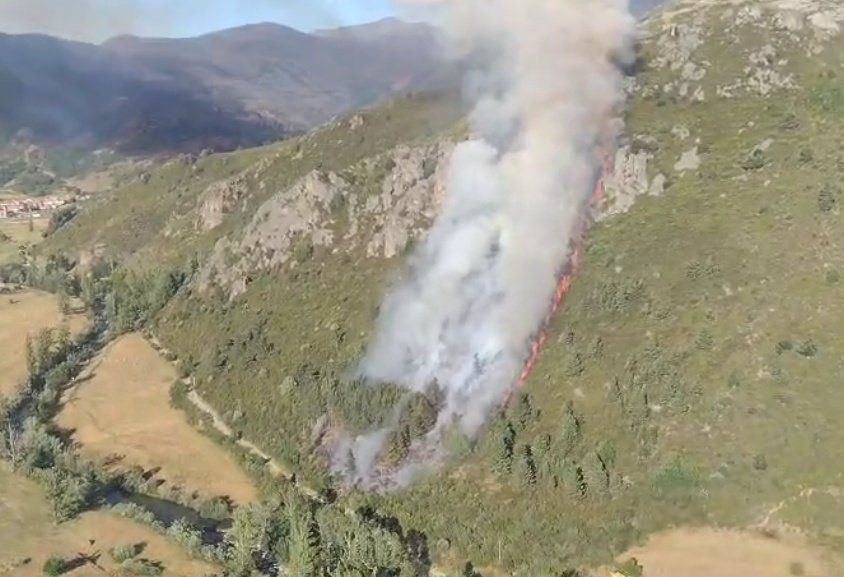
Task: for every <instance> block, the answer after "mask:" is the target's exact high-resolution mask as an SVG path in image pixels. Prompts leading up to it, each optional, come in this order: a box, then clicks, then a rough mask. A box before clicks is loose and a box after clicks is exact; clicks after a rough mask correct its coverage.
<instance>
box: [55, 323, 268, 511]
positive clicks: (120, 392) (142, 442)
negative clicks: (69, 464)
mask: <svg viewBox="0 0 844 577" xmlns="http://www.w3.org/2000/svg"><path fill="white" fill-rule="evenodd" d="M177 379H178V375H177V373H176V371H175V369H174V368H173V367H172V366H171V365H170V363H168V362H167V361H166V360H165V359H164V358H162V357H161V356H160V355H159V353H158V352H156V351H155V350H154V349H153V348H152V346H151V345H150V344H149V343H148V342H147V341H146V340H144V338H143V337H141V336H140V335H135V334H130V335H126V336H123V337H121V338H119V339H118V340H116V341H114V342H113V343H111V344H109V345H108V347H107V348H106V349H105V350H104V351H103V353H102V354H101V355H100V356H99V357H98V358H97V359H96V360H95V361H94V363H93V364H92V368H91V369H90V371H88V372H87V373H86V374H83V375H82V376H81V377H80V378H79V379H78V382H79V384H78V385H77V386H75V387H73V388H71V389H70V390H69V391H68V392H67V394H66V395H65V397H64V400H63V401H64V406H63V408H62V410H61V412H60V413H59V416H58V418H57V423H58V425H59V426H60V427H62V428H63V429H66V430H68V431H71V432H72V438H73V440H74V441H75V442H77V443H78V444H79V446H80V450H81V452H82V454H83V455H86V456H89V457H92V458H96V459H98V460H106V461H110V462H112V463H114V464H115V465H116V466H118V467H121V468H126V467H131V466H136V467H141V468H143V470H144V471H147V472H148V474H149V475H151V476H152V477H153V478H156V479H160V480H161V482H162V483H166V484H167V485H168V486H170V487H178V488H180V489H181V491H182V492H183V493H185V494H191V493H192V492H198V493H200V494H202V495H203V496H205V497H218V496H224V497H228V498H230V499H231V500H232V501H234V502H236V503H248V502H251V501H254V500H256V499H257V492H256V489H255V487H254V485H253V483H252V481H251V480H250V478H249V477H248V476H247V475H246V473H244V472H243V471H242V470H241V469H240V468H239V466H238V465H237V463H236V462H235V460H234V458H233V457H231V456H230V455H229V454H227V453H226V452H225V450H224V449H222V448H221V447H219V446H218V445H216V444H215V443H214V442H213V441H212V440H210V439H209V438H207V437H205V436H203V435H202V434H201V433H199V432H198V431H196V430H195V429H194V428H193V427H192V426H191V425H190V424H189V423H188V421H187V418H186V417H185V415H184V414H182V413H181V412H180V411H178V410H176V409H174V408H172V407H171V406H170V387H171V385H172V384H173V383H174V382H175V381H176V380H177Z"/></svg>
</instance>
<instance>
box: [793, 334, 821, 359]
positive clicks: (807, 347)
mask: <svg viewBox="0 0 844 577" xmlns="http://www.w3.org/2000/svg"><path fill="white" fill-rule="evenodd" d="M797 354H798V355H800V356H803V357H806V358H811V357H814V356H815V355H816V354H818V346H817V345H816V344H815V342H814V341H813V340H812V339H809V340H807V341H804V342H802V343H800V346H799V347H797Z"/></svg>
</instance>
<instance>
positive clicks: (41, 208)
mask: <svg viewBox="0 0 844 577" xmlns="http://www.w3.org/2000/svg"><path fill="white" fill-rule="evenodd" d="M76 200H77V198H76V197H75V196H71V195H57V196H44V197H22V198H10V199H0V219H12V218H24V217H27V218H28V217H32V218H40V217H41V216H43V213H45V212H49V211H51V210H55V209H57V208H60V207H62V206H65V205H68V204H71V203H72V202H75V201H76Z"/></svg>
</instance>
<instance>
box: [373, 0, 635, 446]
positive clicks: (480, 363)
mask: <svg viewBox="0 0 844 577" xmlns="http://www.w3.org/2000/svg"><path fill="white" fill-rule="evenodd" d="M445 5H446V7H447V10H448V12H449V15H448V22H449V24H448V26H447V29H448V32H449V37H450V38H451V40H452V41H453V46H454V47H455V49H456V50H457V52H458V56H459V57H460V58H463V59H465V60H466V61H468V62H469V63H470V65H471V66H470V72H469V73H468V74H467V78H466V86H465V91H466V96H467V97H468V98H469V99H470V101H471V102H472V104H473V111H472V114H471V128H472V133H473V138H472V139H471V140H469V141H467V142H464V143H462V144H460V145H459V146H458V147H457V149H456V151H455V153H454V156H453V158H452V161H451V169H450V181H449V186H448V194H447V198H446V200H445V203H444V206H443V208H442V212H441V214H440V216H439V218H438V219H437V221H436V222H435V224H434V226H433V227H432V229H431V231H430V233H429V236H428V237H427V239H426V241H425V242H424V244H423V245H422V246H420V248H419V249H418V251H417V253H416V254H415V255H414V256H413V258H412V261H411V263H410V267H409V271H408V273H407V277H406V278H405V279H404V280H402V281H401V282H400V283H399V284H398V286H397V287H396V288H395V289H394V290H393V291H392V293H391V294H390V295H389V296H388V297H387V298H386V300H385V302H384V303H383V306H382V308H381V312H380V317H379V320H378V324H377V334H376V336H375V339H374V340H373V342H372V343H370V348H369V350H368V351H367V354H366V356H365V358H364V360H363V361H362V364H361V375H362V376H363V377H365V378H366V379H367V380H370V381H375V382H392V383H396V384H400V385H403V386H405V387H407V388H409V389H411V390H414V391H419V392H422V391H424V390H426V388H427V387H429V385H430V384H431V383H434V382H436V383H438V384H439V386H440V387H441V389H442V391H443V393H444V394H445V399H446V401H445V408H444V410H443V411H442V412H441V414H440V425H441V426H445V425H448V424H450V423H451V422H453V421H455V420H456V421H457V422H458V423H459V424H460V425H461V427H462V429H463V431H464V432H465V433H467V434H469V435H473V434H474V433H476V431H477V430H478V428H479V427H480V426H481V425H482V424H483V422H484V421H485V419H486V418H487V416H488V415H489V413H490V411H491V410H492V408H493V407H494V406H495V405H496V404H497V403H500V402H501V401H502V399H503V398H504V397H505V396H506V395H507V392H508V391H509V390H510V389H511V387H512V386H513V385H514V383H515V381H516V380H517V378H518V375H519V373H520V372H521V370H522V368H523V366H524V363H525V361H526V359H527V357H528V355H529V352H530V344H531V342H532V339H533V338H534V337H535V335H536V332H537V330H538V329H539V328H540V326H541V325H542V322H543V319H544V317H545V315H546V313H547V311H548V307H549V305H550V302H551V301H552V298H553V294H554V290H555V286H556V283H557V279H558V276H559V274H560V272H561V270H562V269H563V268H564V267H565V265H566V263H567V261H568V258H569V256H570V243H569V241H570V238H571V235H572V232H573V230H574V229H575V227H576V225H577V220H578V218H580V216H581V215H582V213H583V210H584V207H585V205H586V202H587V200H588V198H589V197H590V196H591V193H592V191H593V189H594V186H595V182H596V178H597V174H598V172H599V166H600V158H599V154H598V153H597V152H596V147H597V146H598V145H599V143H601V142H605V141H606V137H607V130H608V126H609V123H610V122H609V121H610V119H611V118H612V117H613V114H614V112H616V111H617V108H618V105H619V104H620V103H621V102H622V98H623V90H622V75H621V72H620V71H619V68H618V63H619V61H620V60H622V59H624V58H625V56H626V55H627V53H628V49H629V45H630V40H631V38H632V33H633V29H634V20H633V18H632V17H631V15H630V13H629V11H628V9H627V2H626V0H453V1H452V2H449V3H446V4H445ZM370 450H371V448H370Z"/></svg>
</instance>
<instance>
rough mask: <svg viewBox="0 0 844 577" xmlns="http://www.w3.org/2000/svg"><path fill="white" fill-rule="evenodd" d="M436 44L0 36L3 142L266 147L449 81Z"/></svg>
mask: <svg viewBox="0 0 844 577" xmlns="http://www.w3.org/2000/svg"><path fill="white" fill-rule="evenodd" d="M436 45H437V41H436V34H435V32H434V31H433V30H432V29H430V28H429V27H427V26H425V25H420V24H405V23H403V22H400V21H397V20H391V21H388V22H383V23H376V24H373V25H365V26H361V27H358V28H347V29H344V30H339V31H334V32H330V31H329V32H321V33H315V34H304V33H302V32H299V31H296V30H293V29H291V28H287V27H284V26H280V25H276V24H258V25H252V26H244V27H240V28H235V29H230V30H224V31H221V32H216V33H212V34H208V35H205V36H201V37H198V38H187V39H148V38H136V37H128V36H124V37H118V38H114V39H112V40H109V41H107V42H105V43H104V44H102V45H100V46H95V45H91V44H85V43H79V42H68V41H64V40H59V39H56V38H50V37H46V36H40V35H17V36H14V35H0V128H2V130H0V134H5V136H6V137H7V138H9V137H11V136H14V135H16V134H17V135H21V136H24V137H25V138H26V139H27V140H29V141H33V142H35V143H44V144H73V145H83V146H88V147H112V148H117V149H119V150H121V151H124V152H129V153H148V152H162V151H176V150H191V151H198V150H201V149H203V148H213V149H224V150H225V149H233V148H236V147H239V146H249V145H255V144H260V143H263V142H265V141H267V140H270V139H272V138H277V137H279V136H281V135H285V134H290V133H294V132H300V131H303V130H306V129H308V128H310V127H313V126H314V125H316V124H319V123H321V122H324V121H326V120H328V119H330V118H331V117H333V116H335V115H337V114H340V113H343V112H345V111H348V110H350V109H353V108H356V107H361V106H366V105H369V104H372V103H375V102H377V101H379V100H381V99H383V98H384V97H387V96H389V95H391V94H395V93H399V92H404V91H412V90H418V89H423V88H434V87H437V86H441V85H443V84H444V83H447V82H448V81H449V80H450V73H449V70H448V68H447V67H445V66H443V64H442V63H441V62H440V60H439V58H438V57H437V54H436V49H435V46H436ZM395 46H400V47H401V48H402V49H401V50H395Z"/></svg>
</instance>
